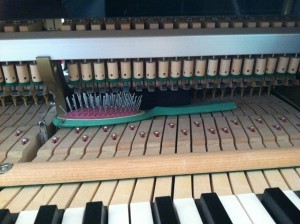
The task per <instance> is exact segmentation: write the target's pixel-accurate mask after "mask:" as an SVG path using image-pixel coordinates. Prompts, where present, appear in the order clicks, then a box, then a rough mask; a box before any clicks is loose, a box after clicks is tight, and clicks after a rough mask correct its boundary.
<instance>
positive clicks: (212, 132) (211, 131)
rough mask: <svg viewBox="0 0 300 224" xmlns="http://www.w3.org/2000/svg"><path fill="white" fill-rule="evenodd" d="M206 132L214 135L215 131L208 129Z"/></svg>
mask: <svg viewBox="0 0 300 224" xmlns="http://www.w3.org/2000/svg"><path fill="white" fill-rule="evenodd" d="M208 131H209V132H210V133H211V134H213V135H214V134H216V131H215V129H213V128H210V129H208Z"/></svg>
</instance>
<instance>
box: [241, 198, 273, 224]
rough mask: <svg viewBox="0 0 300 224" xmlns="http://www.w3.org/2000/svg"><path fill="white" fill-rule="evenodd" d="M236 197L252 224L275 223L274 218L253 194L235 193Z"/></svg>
mask: <svg viewBox="0 0 300 224" xmlns="http://www.w3.org/2000/svg"><path fill="white" fill-rule="evenodd" d="M237 198H238V199H239V201H240V203H241V205H242V206H243V208H244V209H245V211H246V212H247V214H248V216H249V217H250V219H251V221H252V222H253V223H254V224H256V223H264V224H275V222H274V220H273V219H272V217H271V216H270V215H269V213H268V212H267V210H266V209H265V208H264V206H263V205H262V204H261V202H260V201H259V200H258V198H257V197H256V195H255V194H253V193H249V194H239V195H237Z"/></svg>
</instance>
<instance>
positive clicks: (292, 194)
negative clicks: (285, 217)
mask: <svg viewBox="0 0 300 224" xmlns="http://www.w3.org/2000/svg"><path fill="white" fill-rule="evenodd" d="M283 193H284V194H285V195H286V196H287V197H288V199H290V200H291V202H292V203H293V204H294V205H295V206H296V207H297V208H298V209H299V210H300V198H299V197H298V196H297V195H296V194H295V192H294V191H291V190H287V191H283Z"/></svg>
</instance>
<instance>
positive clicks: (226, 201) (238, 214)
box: [219, 195, 252, 224]
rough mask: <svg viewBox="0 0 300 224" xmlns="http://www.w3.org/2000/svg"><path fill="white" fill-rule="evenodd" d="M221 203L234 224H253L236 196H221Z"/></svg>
mask: <svg viewBox="0 0 300 224" xmlns="http://www.w3.org/2000/svg"><path fill="white" fill-rule="evenodd" d="M219 198H220V201H221V203H222V205H223V206H224V208H225V210H226V212H227V214H228V216H229V218H230V219H231V221H232V222H233V223H237V224H238V223H243V224H246V223H249V224H250V223H252V222H251V220H250V218H249V217H248V215H247V213H246V212H245V210H244V209H243V207H242V206H241V204H240V203H239V201H238V200H237V198H236V196H234V195H226V196H220V197H219Z"/></svg>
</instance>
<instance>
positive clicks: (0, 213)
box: [0, 209, 13, 224]
mask: <svg viewBox="0 0 300 224" xmlns="http://www.w3.org/2000/svg"><path fill="white" fill-rule="evenodd" d="M0 224H13V217H12V214H11V213H10V211H9V210H8V209H1V210H0Z"/></svg>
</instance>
